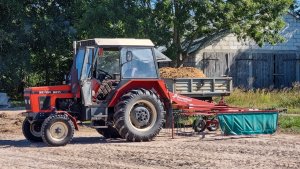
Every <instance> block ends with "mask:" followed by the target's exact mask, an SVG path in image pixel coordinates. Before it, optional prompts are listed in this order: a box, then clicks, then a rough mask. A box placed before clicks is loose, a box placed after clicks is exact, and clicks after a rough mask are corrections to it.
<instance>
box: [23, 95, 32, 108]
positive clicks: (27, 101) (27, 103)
mask: <svg viewBox="0 0 300 169" xmlns="http://www.w3.org/2000/svg"><path fill="white" fill-rule="evenodd" d="M24 101H25V109H26V110H31V104H30V98H29V97H28V96H25V97H24Z"/></svg>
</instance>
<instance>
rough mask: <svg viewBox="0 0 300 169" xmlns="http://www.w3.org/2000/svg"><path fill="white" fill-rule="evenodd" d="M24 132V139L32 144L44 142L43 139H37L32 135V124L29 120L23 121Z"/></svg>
mask: <svg viewBox="0 0 300 169" xmlns="http://www.w3.org/2000/svg"><path fill="white" fill-rule="evenodd" d="M22 132H23V135H24V137H25V138H26V139H27V140H28V141H30V142H32V143H35V142H42V141H43V139H42V137H36V136H34V135H33V134H31V131H30V123H29V121H28V119H27V118H25V120H24V121H23V124H22Z"/></svg>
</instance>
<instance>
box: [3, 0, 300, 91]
mask: <svg viewBox="0 0 300 169" xmlns="http://www.w3.org/2000/svg"><path fill="white" fill-rule="evenodd" d="M291 6H292V7H293V9H298V6H297V4H296V3H294V4H293V0H276V1H274V0H259V1H258V0H226V1H224V0H201V1H196V0H88V1H86V0H48V1H44V0H24V1H17V0H10V1H5V0H0V16H1V20H0V52H1V53H0V69H1V74H0V91H6V92H9V93H11V94H13V95H14V94H17V93H20V91H21V89H22V88H23V86H24V85H25V86H31V85H49V84H52V83H53V82H58V81H61V80H62V78H63V74H64V73H65V72H66V71H67V70H69V68H70V67H71V64H70V63H71V61H72V53H71V51H72V49H71V44H72V41H73V40H76V39H85V38H95V37H107V38H114V37H127V38H150V39H151V40H152V41H154V43H155V44H156V45H157V46H165V47H166V49H167V50H166V55H167V56H169V57H171V58H172V59H173V60H174V65H176V66H181V65H182V63H183V62H184V61H185V59H186V58H187V57H188V55H189V51H190V50H191V49H192V48H194V47H195V45H198V48H199V49H201V48H204V47H205V46H207V45H209V44H211V43H212V42H214V41H216V40H218V39H220V38H222V37H224V36H225V35H227V34H228V33H234V34H235V35H237V37H238V38H239V39H253V40H254V41H256V42H257V43H258V44H259V45H261V46H262V45H263V44H264V43H270V44H276V43H278V42H282V41H283V40H284V39H283V38H282V36H280V31H281V29H283V28H284V26H285V24H284V21H283V18H282V16H283V15H284V14H286V13H287V12H288V9H289V8H290V7H291ZM18 89H19V90H18Z"/></svg>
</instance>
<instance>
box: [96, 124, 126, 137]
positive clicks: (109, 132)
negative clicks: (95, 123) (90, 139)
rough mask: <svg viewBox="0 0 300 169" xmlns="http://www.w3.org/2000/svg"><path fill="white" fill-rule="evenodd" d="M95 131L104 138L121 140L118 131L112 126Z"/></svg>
mask: <svg viewBox="0 0 300 169" xmlns="http://www.w3.org/2000/svg"><path fill="white" fill-rule="evenodd" d="M96 130H97V132H98V133H99V134H101V135H102V136H103V137H105V138H121V136H120V134H119V132H118V130H117V129H116V128H114V127H112V126H108V128H99V129H96Z"/></svg>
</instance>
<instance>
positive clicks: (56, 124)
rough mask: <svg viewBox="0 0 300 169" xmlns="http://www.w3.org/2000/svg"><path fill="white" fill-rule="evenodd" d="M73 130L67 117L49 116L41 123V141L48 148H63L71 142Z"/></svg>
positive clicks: (71, 123)
mask: <svg viewBox="0 0 300 169" xmlns="http://www.w3.org/2000/svg"><path fill="white" fill-rule="evenodd" d="M74 128H75V127H74V124H73V122H72V121H71V119H70V118H69V117H68V116H66V115H64V114H55V115H51V116H49V117H48V118H46V119H45V121H44V122H43V125H42V129H41V131H42V139H43V141H44V142H45V143H46V144H48V145H49V146H64V145H66V144H68V143H69V142H70V141H71V140H72V138H73V135H74Z"/></svg>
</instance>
